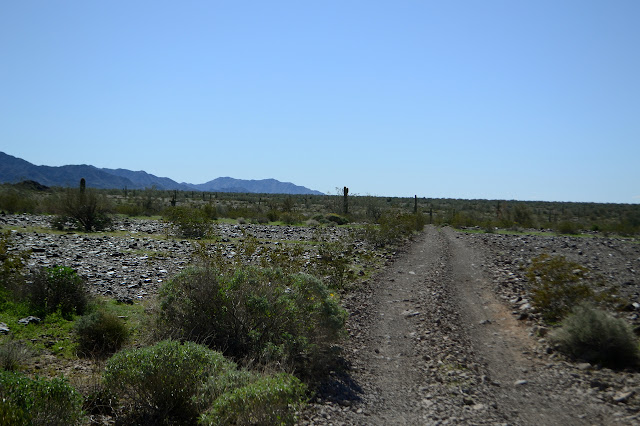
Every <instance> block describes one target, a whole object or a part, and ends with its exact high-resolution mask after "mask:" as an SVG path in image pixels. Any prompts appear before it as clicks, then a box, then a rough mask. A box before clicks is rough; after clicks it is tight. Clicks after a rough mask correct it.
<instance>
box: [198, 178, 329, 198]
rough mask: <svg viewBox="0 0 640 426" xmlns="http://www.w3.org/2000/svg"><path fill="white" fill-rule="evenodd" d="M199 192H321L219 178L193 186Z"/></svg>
mask: <svg viewBox="0 0 640 426" xmlns="http://www.w3.org/2000/svg"><path fill="white" fill-rule="evenodd" d="M193 186H194V187H195V188H197V189H198V190H200V191H208V192H257V193H258V192H259V193H262V194H316V195H321V194H322V192H319V191H313V190H311V189H309V188H305V187H304V186H298V185H294V184H293V183H290V182H280V181H278V180H275V179H261V180H243V179H234V178H231V177H219V178H217V179H214V180H210V181H209V182H207V183H202V184H200V185H193Z"/></svg>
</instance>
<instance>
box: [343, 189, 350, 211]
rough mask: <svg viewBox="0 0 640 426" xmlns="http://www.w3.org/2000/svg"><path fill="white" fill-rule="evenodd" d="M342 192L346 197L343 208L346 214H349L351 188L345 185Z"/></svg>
mask: <svg viewBox="0 0 640 426" xmlns="http://www.w3.org/2000/svg"><path fill="white" fill-rule="evenodd" d="M342 192H343V194H344V198H343V200H342V210H343V211H344V214H345V215H347V214H349V198H348V196H349V188H347V187H346V186H345V187H344V189H343V190H342Z"/></svg>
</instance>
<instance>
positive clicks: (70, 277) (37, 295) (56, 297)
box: [25, 266, 89, 319]
mask: <svg viewBox="0 0 640 426" xmlns="http://www.w3.org/2000/svg"><path fill="white" fill-rule="evenodd" d="M25 292H26V295H25V296H26V298H27V300H28V302H29V305H30V306H31V308H32V309H33V310H34V314H35V315H40V316H46V315H48V314H51V313H53V312H56V311H58V310H60V313H61V314H62V316H63V317H64V318H66V319H70V318H71V317H72V316H73V314H78V315H82V314H83V313H84V312H85V310H86V309H87V306H88V304H89V296H88V294H87V291H86V288H85V280H84V279H83V278H82V277H80V276H79V275H78V274H77V273H76V271H74V270H73V269H71V268H68V267H66V266H55V267H52V268H42V269H40V270H39V271H38V272H36V274H35V276H34V277H33V279H32V280H31V282H29V283H28V284H27V285H26V286H25Z"/></svg>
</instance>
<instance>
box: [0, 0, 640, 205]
mask: <svg viewBox="0 0 640 426" xmlns="http://www.w3.org/2000/svg"><path fill="white" fill-rule="evenodd" d="M639 22H640V1H638V0H630V1H622V0H611V1H607V0H599V1H591V0H579V1H569V0H553V1H547V0H535V1H513V0H504V1H497V0H483V1H480V0H474V1H471V0H469V1H375V0H365V1H356V0H340V1H332V0H329V1H277V0H270V1H201V2H193V1H179V2H177V1H172V2H169V1H159V0H155V1H133V0H128V1H85V0H82V1H55V0H46V1H29V0H25V1H4V2H2V3H0V151H4V152H6V153H7V154H10V155H14V156H17V157H20V158H23V159H25V160H27V161H30V162H32V163H34V164H40V165H51V166H59V165H65V164H92V165H95V166H98V167H109V168H118V167H121V168H127V169H132V170H145V171H147V172H149V173H152V174H155V175H158V176H166V177H170V178H172V179H174V180H176V181H179V182H190V183H204V182H206V181H208V180H211V179H214V178H216V177H220V176H231V177H235V178H240V179H264V178H275V179H278V180H281V181H287V182H293V183H295V184H298V185H304V186H307V187H309V188H312V189H316V190H320V191H323V192H330V193H335V188H338V187H339V188H342V187H343V186H345V185H346V186H348V187H349V188H350V192H351V193H356V194H360V195H366V194H370V195H390V196H413V195H414V194H415V195H418V196H420V197H423V196H424V197H443V198H490V199H518V200H548V201H594V202H619V203H638V202H640V24H639Z"/></svg>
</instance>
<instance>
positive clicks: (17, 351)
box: [0, 338, 32, 371]
mask: <svg viewBox="0 0 640 426" xmlns="http://www.w3.org/2000/svg"><path fill="white" fill-rule="evenodd" d="M31 356H32V353H31V351H30V350H29V348H28V347H27V346H26V345H25V344H24V343H23V342H21V341H19V340H14V339H11V338H8V339H5V340H4V341H2V343H0V368H2V369H3V370H7V371H15V370H17V369H18V368H20V366H21V365H23V364H25V363H26V362H27V361H28V360H29V358H31Z"/></svg>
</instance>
